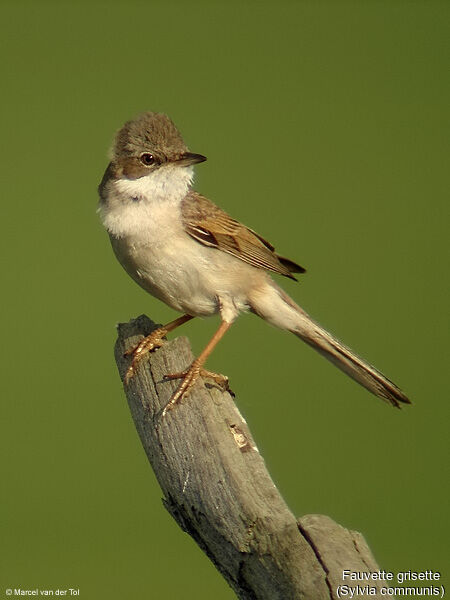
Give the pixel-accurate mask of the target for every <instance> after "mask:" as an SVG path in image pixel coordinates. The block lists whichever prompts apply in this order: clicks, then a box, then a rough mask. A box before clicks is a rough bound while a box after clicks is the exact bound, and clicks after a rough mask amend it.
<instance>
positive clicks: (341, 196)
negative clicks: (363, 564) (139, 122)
mask: <svg viewBox="0 0 450 600" xmlns="http://www.w3.org/2000/svg"><path fill="white" fill-rule="evenodd" d="M448 8H449V5H448V3H445V2H442V3H441V2H434V1H427V2H422V3H421V2H392V1H390V2H363V1H361V2H330V3H326V2H285V3H282V2H281V3H280V2H277V3H275V2H271V3H264V2H259V3H256V2H231V3H230V2H227V3H225V2H223V3H211V2H210V3H206V2H205V3H200V2H182V3H181V2H180V3H177V2H165V3H154V2H153V3H150V2H142V3H136V2H127V3H125V2H118V3H113V4H111V3H108V4H107V3H105V4H91V3H86V4H84V3H80V4H70V3H64V2H60V3H54V4H50V3H43V2H34V3H31V2H30V3H20V2H15V3H11V4H2V6H1V25H0V27H1V31H0V43H1V46H2V50H1V56H2V67H1V69H2V72H1V82H2V93H1V103H2V110H1V115H2V125H1V141H2V143H1V147H0V156H1V166H2V179H1V185H2V194H1V196H2V214H1V224H2V235H1V242H2V245H3V248H2V254H1V255H2V259H3V269H2V310H1V313H2V319H3V325H2V343H1V353H2V365H3V367H4V370H3V373H2V390H3V393H2V397H3V399H2V418H1V425H2V431H1V456H2V459H1V489H2V492H1V535H0V537H1V556H0V565H1V574H0V598H3V597H4V593H5V592H4V590H5V589H6V588H17V587H22V588H35V587H41V588H49V589H56V588H58V587H59V588H63V589H67V588H69V587H72V588H79V589H80V597H81V598H85V599H91V598H92V599H103V598H105V599H106V598H108V599H109V598H117V599H119V598H125V597H129V598H147V597H155V598H156V597H172V598H192V599H193V598H195V599H196V600H197V599H202V598H211V597H215V598H217V599H219V598H220V599H222V598H223V599H225V598H233V597H234V595H233V593H232V592H231V590H230V589H229V588H228V586H227V584H226V583H225V582H224V581H223V580H222V579H221V577H220V576H219V575H218V573H217V572H216V571H215V569H214V567H213V566H212V565H211V564H210V563H209V561H208V560H207V558H206V557H205V556H204V555H203V554H202V553H201V551H200V550H199V549H197V547H196V545H195V544H194V542H193V541H192V540H191V539H190V538H189V537H188V536H187V535H185V534H184V533H182V532H181V531H180V530H179V529H178V527H177V525H176V524H175V522H174V521H172V519H171V517H170V516H169V515H168V513H166V511H165V509H164V508H163V506H162V504H161V500H160V498H161V492H160V489H159V487H158V485H157V483H156V480H155V477H154V475H153V473H152V471H151V469H150V468H149V465H148V464H147V460H146V457H145V455H144V452H143V450H142V448H141V446H140V443H139V441H138V438H137V435H136V433H135V430H134V427H133V424H132V421H131V418H130V415H129V411H128V408H127V405H126V402H125V399H124V395H123V392H122V389H121V384H120V381H119V378H118V375H117V372H116V367H115V364H114V360H113V353H112V348H113V343H114V339H115V324H116V323H117V322H119V321H127V320H128V319H129V318H131V317H133V316H137V315H138V314H141V313H142V312H146V313H147V314H149V315H150V316H151V317H152V318H154V319H155V320H157V321H160V322H165V321H167V320H170V319H172V318H174V316H175V313H174V312H173V311H171V310H170V309H169V308H167V307H166V306H164V305H162V304H161V303H159V302H158V301H157V300H154V299H153V298H151V297H150V296H148V295H147V294H146V293H145V292H144V291H142V290H141V289H140V288H138V286H136V285H135V284H134V283H133V282H132V281H131V279H129V277H128V276H127V275H126V274H125V272H124V271H122V269H121V267H120V266H119V265H118V263H117V262H116V260H115V258H114V256H113V254H112V251H111V249H110V247H109V242H108V239H107V235H106V234H105V232H104V231H103V229H102V227H101V225H100V223H99V221H98V217H97V215H96V212H95V211H96V203H97V197H96V186H97V184H98V182H99V180H100V178H101V176H102V174H103V170H104V168H105V166H106V162H107V159H106V156H107V150H108V147H109V146H110V144H111V142H112V139H113V136H114V132H115V130H116V129H117V128H118V127H120V126H121V124H122V123H123V122H124V121H125V120H127V119H129V118H131V117H133V116H134V115H135V114H137V113H139V112H141V111H143V110H159V111H163V112H167V113H168V114H169V115H170V116H171V117H172V118H173V120H174V121H175V123H176V124H177V125H178V126H179V128H180V130H181V131H182V133H183V135H184V137H185V139H186V140H187V143H188V144H189V146H190V148H191V150H192V151H195V152H200V153H203V154H205V155H207V156H208V158H209V160H208V162H207V163H205V164H202V165H199V166H198V167H197V179H196V187H197V189H198V190H199V191H201V192H202V193H204V194H205V195H207V196H209V197H210V198H211V199H213V200H214V201H215V202H216V203H217V204H219V205H221V206H222V207H223V208H225V209H226V210H227V211H228V212H229V213H231V214H232V215H233V216H234V217H236V218H238V219H240V220H241V221H243V222H244V223H246V224H248V225H249V226H251V227H252V228H254V229H255V230H256V231H258V232H260V233H261V234H262V235H264V236H266V237H267V238H268V239H269V240H271V241H272V242H273V243H275V244H276V246H277V249H278V250H279V251H280V252H281V253H282V254H283V255H285V256H289V257H291V258H292V259H293V260H296V261H298V262H300V264H302V265H304V266H306V267H307V269H308V272H307V274H306V275H305V276H303V277H302V278H301V283H300V284H295V283H293V282H290V281H287V280H283V281H280V283H282V285H283V286H284V288H285V289H286V290H287V292H288V293H289V294H291V295H292V296H293V297H294V298H295V299H296V300H297V301H298V302H299V303H300V304H301V305H302V306H304V307H305V308H306V310H308V311H309V312H310V313H311V314H313V315H314V316H315V317H316V318H317V319H318V320H319V321H320V322H322V323H323V324H324V325H325V326H327V327H328V328H330V329H331V330H332V331H333V332H334V333H335V334H336V335H338V336H339V337H341V338H342V339H343V340H344V341H345V342H346V343H347V344H349V345H350V346H351V347H353V348H354V349H355V350H356V351H358V352H359V353H361V354H362V355H363V356H365V357H367V359H368V360H370V361H371V362H373V363H374V364H375V365H377V366H378V367H379V368H380V369H381V370H383V371H384V372H386V374H387V375H388V376H389V377H391V378H393V379H394V380H395V381H396V382H397V383H398V384H399V385H400V386H401V387H402V388H403V389H404V390H405V391H406V392H408V394H409V395H410V396H411V398H412V399H413V401H414V405H413V406H412V407H407V408H406V409H405V410H402V411H396V410H393V409H391V408H390V407H388V406H387V405H385V404H383V403H382V402H380V401H378V400H376V399H375V398H373V397H371V396H370V395H369V394H368V393H367V392H366V391H365V390H363V389H362V388H360V387H359V386H357V385H356V384H354V383H353V382H352V381H351V380H349V379H348V378H346V377H344V376H343V375H342V374H341V373H340V372H339V371H338V370H337V369H334V368H333V367H332V366H331V365H330V364H329V363H328V362H327V361H324V360H323V359H322V358H321V357H320V356H319V355H317V354H315V353H314V352H312V351H311V350H310V349H309V348H308V347H307V346H305V345H304V344H301V343H300V342H299V341H298V340H297V339H296V338H295V337H294V336H290V335H288V334H286V333H284V332H280V331H277V330H275V329H272V328H270V327H269V326H267V325H266V324H265V323H263V322H262V321H260V320H259V319H257V318H256V317H254V316H242V317H241V318H240V319H239V320H238V322H237V323H236V324H235V326H234V327H233V328H232V330H231V332H230V333H229V334H228V335H227V337H226V338H225V339H224V341H223V342H222V343H221V344H220V346H219V347H218V349H217V351H216V352H215V353H214V355H213V356H212V358H211V360H210V362H209V363H208V364H209V367H211V368H212V369H216V370H219V371H221V372H224V373H227V374H228V375H229V376H230V379H231V384H232V387H233V389H234V391H235V392H236V393H237V398H236V401H237V403H238V405H239V407H240V409H241V411H242V413H243V414H244V415H245V417H246V419H247V421H248V423H249V425H250V427H251V428H252V431H253V434H254V436H255V439H256V441H257V443H258V446H259V448H260V450H261V452H262V454H263V456H264V458H265V460H266V462H267V465H268V467H269V470H270V472H271V474H272V476H273V478H274V480H275V481H276V483H277V485H278V486H279V488H280V490H281V492H282V493H283V495H284V496H285V498H286V500H287V502H288V504H289V505H290V507H291V508H292V510H293V512H294V513H295V514H296V515H302V514H307V513H323V514H327V515H329V516H331V517H332V518H333V519H335V520H336V521H338V522H339V523H341V524H342V525H345V526H346V527H350V528H352V529H357V530H359V531H361V532H363V534H364V535H365V536H366V539H367V540H368V542H369V545H370V546H371V548H372V550H373V552H374V554H375V557H376V558H377V560H378V561H379V563H380V566H381V567H383V568H385V569H388V570H392V571H399V570H408V569H414V570H425V569H434V570H439V571H441V572H442V573H443V574H445V576H446V578H447V581H448V574H449V573H448V565H449V564H450V563H449V558H450V556H449V551H448V539H449V533H450V532H449V527H448V525H449V523H448V497H449V489H448V481H449V476H448V475H449V473H448V422H449V421H448V417H449V413H448V401H449V398H448V360H446V359H447V358H448V347H449V346H448V344H449V340H448V337H447V327H446V319H445V317H446V313H447V302H448V296H447V293H448V268H449V265H448V254H447V251H446V248H447V238H448V225H447V224H446V223H445V217H446V213H447V204H448V199H447V197H446V195H445V193H444V190H445V191H446V187H447V186H446V183H447V182H446V175H447V173H446V172H445V153H446V150H447V148H446V128H447V127H448V122H447V116H448V101H449V94H448V73H447V70H448V35H449V31H448V17H449V10H448ZM447 168H448V167H447ZM216 326H217V320H216V319H211V320H207V321H201V320H196V321H194V322H193V323H191V324H189V325H187V326H186V328H185V329H184V333H185V334H186V335H188V336H189V338H190V339H191V341H192V343H193V347H194V349H195V351H197V352H198V351H199V350H200V349H201V348H202V346H203V344H205V342H206V340H207V339H208V338H209V336H210V335H211V334H212V332H213V331H214V328H215V327H216ZM446 355H447V356H446ZM446 570H447V572H446ZM5 597H6V596H5Z"/></svg>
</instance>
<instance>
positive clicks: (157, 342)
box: [124, 315, 194, 385]
mask: <svg viewBox="0 0 450 600" xmlns="http://www.w3.org/2000/svg"><path fill="white" fill-rule="evenodd" d="M193 318H194V317H192V316H191V315H183V316H182V317H178V319H175V320H174V321H170V323H167V325H164V326H163V327H158V329H155V330H154V331H152V332H151V334H150V335H147V336H146V337H144V338H143V339H142V340H141V341H140V342H139V344H137V345H136V346H134V347H133V348H130V349H129V350H127V351H126V352H125V354H124V356H130V355H131V356H133V360H132V361H131V365H130V366H129V367H128V369H127V372H126V374H125V379H124V382H125V384H126V385H128V383H129V382H130V379H131V378H132V377H133V376H134V375H135V373H136V367H137V365H138V364H139V363H140V361H141V360H142V359H143V358H144V355H145V353H147V352H150V351H151V350H155V348H159V347H161V346H162V345H163V343H164V340H163V338H164V337H165V336H166V335H167V334H168V333H169V332H170V331H173V330H174V329H176V328H177V327H179V326H180V325H183V323H186V322H187V321H190V320H191V319H193Z"/></svg>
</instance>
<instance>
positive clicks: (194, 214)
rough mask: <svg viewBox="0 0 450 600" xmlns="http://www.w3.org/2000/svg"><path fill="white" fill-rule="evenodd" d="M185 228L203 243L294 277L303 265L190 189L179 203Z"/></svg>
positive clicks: (251, 262) (302, 270) (301, 271)
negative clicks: (278, 250)
mask: <svg viewBox="0 0 450 600" xmlns="http://www.w3.org/2000/svg"><path fill="white" fill-rule="evenodd" d="M181 212H182V218H183V224H184V228H185V230H186V232H187V233H188V234H189V235H190V236H192V237H193V238H194V239H195V240H197V241H198V242H200V243H202V244H204V245H205V246H211V247H213V248H217V249H219V250H222V251H223V252H228V254H232V255H233V256H236V258H239V259H240V260H243V261H244V262H247V263H249V264H251V265H253V266H254V267H258V268H260V269H267V270H268V271H273V272H274V273H280V275H284V276H285V277H289V278H290V279H294V280H296V279H295V277H294V276H293V275H291V273H304V272H305V269H304V268H303V267H301V266H300V265H297V264H296V263H295V262H293V261H291V260H289V259H288V258H283V257H282V256H278V255H277V254H276V253H275V248H274V247H273V246H272V244H270V243H269V242H267V241H266V240H265V239H264V238H262V237H261V236H260V235H258V234H257V233H255V232H254V231H252V230H251V229H249V228H248V227H245V225H242V224H241V223H239V222H238V221H236V220H235V219H232V218H231V217H230V216H229V215H227V213H226V212H224V211H223V210H221V209H220V208H219V207H218V206H216V205H215V204H213V203H212V202H211V201H210V200H208V199H207V198H205V197H204V196H201V195H200V194H198V193H197V192H193V191H191V192H189V193H188V194H187V196H186V198H185V199H184V200H183V202H182V205H181Z"/></svg>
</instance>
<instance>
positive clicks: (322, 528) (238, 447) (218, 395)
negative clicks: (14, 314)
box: [115, 315, 389, 600]
mask: <svg viewBox="0 0 450 600" xmlns="http://www.w3.org/2000/svg"><path fill="white" fill-rule="evenodd" d="M155 328H156V325H155V324H154V323H153V322H152V321H150V319H148V318H147V317H146V316H144V315H142V316H141V317H138V318H137V319H135V320H132V321H131V322H130V323H125V324H120V325H119V326H118V340H117V343H116V348H115V355H116V361H117V364H118V368H119V373H120V376H121V378H122V381H123V378H124V375H125V372H126V369H127V366H128V365H129V360H130V359H129V358H124V356H123V355H124V352H125V350H127V349H129V348H130V347H133V346H134V345H135V344H136V343H137V342H138V340H139V339H140V337H141V336H142V335H147V334H148V333H150V332H151V331H152V330H153V329H155ZM192 360H193V356H192V352H191V349H190V346H189V343H188V341H187V340H186V338H176V339H174V340H173V341H170V342H167V343H166V344H165V345H164V346H163V347H162V348H160V349H158V350H156V351H155V352H152V353H150V354H149V356H148V359H147V358H146V359H144V360H143V361H142V362H141V363H140V365H139V367H138V371H137V374H136V376H135V377H134V378H133V379H132V381H131V382H130V383H129V385H128V386H126V387H125V393H126V396H127V400H128V403H129V406H130V410H131V414H132V416H133V419H134V423H135V426H136V429H137V431H138V434H139V436H140V439H141V442H142V445H143V447H144V450H145V452H146V454H147V456H148V459H149V461H150V464H151V465H152V467H153V470H154V472H155V474H156V477H157V479H158V482H159V484H160V486H161V489H162V491H163V495H164V498H163V502H164V505H165V507H166V508H167V510H168V511H169V512H170V514H171V515H172V516H173V517H174V519H175V520H176V521H177V522H178V524H179V525H180V527H181V528H182V529H183V530H184V531H186V532H187V533H189V534H190V535H191V536H192V537H193V538H194V540H195V541H196V542H197V544H198V545H199V546H200V547H201V548H202V550H204V552H205V553H206V554H207V555H208V557H209V558H210V559H211V560H212V562H213V563H214V565H215V566H216V567H217V569H218V570H219V571H220V572H221V573H222V575H223V576H224V577H225V579H226V580H227V581H228V583H229V584H230V585H231V587H232V588H233V589H234V591H235V593H236V595H237V596H238V597H239V598H243V599H246V600H250V599H252V600H255V599H257V600H266V599H267V600H278V599H279V600H289V599H294V598H295V599H297V598H301V599H304V600H322V599H325V598H327V599H328V598H337V597H338V596H337V593H336V589H337V586H338V585H340V584H342V570H343V569H350V570H352V571H375V570H377V569H378V567H377V565H376V562H375V560H374V559H373V557H372V555H371V552H370V550H369V548H368V547H367V544H366V543H365V541H364V538H363V537H362V536H361V535H360V534H358V533H355V532H351V531H348V530H346V529H344V528H343V527H341V526H340V525H337V524H336V523H334V522H333V521H332V520H331V519H330V518H328V517H324V516H321V515H307V516H305V517H302V518H301V519H299V520H298V521H297V520H296V519H295V517H294V515H293V514H292V513H291V512H290V510H289V508H288V507H287V505H286V503H285V502H284V500H283V498H282V497H281V495H280V493H279V492H278V490H277V488H276V487H275V485H274V483H273V481H272V480H271V478H270V475H269V473H268V472H267V470H266V467H265V464H264V461H263V459H262V457H261V455H260V454H259V452H258V449H257V447H256V445H255V442H254V440H253V438H252V436H251V433H250V431H249V429H248V426H247V424H246V422H245V420H244V419H243V418H242V416H241V414H240V413H239V411H238V409H237V407H236V405H235V403H234V401H233V398H232V397H231V395H230V394H229V393H227V392H224V391H223V390H221V389H219V388H217V387H216V386H215V385H214V384H213V383H212V382H211V385H208V384H207V385H205V384H204V382H200V383H197V384H196V386H195V387H194V388H193V390H192V391H191V393H190V394H189V397H188V398H187V399H185V400H183V401H182V402H181V403H180V404H179V405H177V406H176V407H175V409H174V410H172V411H171V412H169V413H168V414H167V415H166V416H165V417H164V418H162V417H161V411H162V409H163V408H164V406H165V405H166V403H167V402H168V400H169V398H170V395H171V394H172V392H173V390H174V389H175V388H176V386H177V385H178V383H177V382H176V381H164V379H163V378H164V375H165V374H167V373H173V372H179V371H182V370H183V369H185V368H186V367H187V366H188V365H189V364H190V363H191V361H192ZM305 485H306V483H305ZM387 597H389V596H386V595H385V596H383V598H387Z"/></svg>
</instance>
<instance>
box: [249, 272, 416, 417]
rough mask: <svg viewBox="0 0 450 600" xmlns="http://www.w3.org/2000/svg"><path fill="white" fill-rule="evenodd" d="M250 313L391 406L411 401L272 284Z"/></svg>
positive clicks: (260, 293)
mask: <svg viewBox="0 0 450 600" xmlns="http://www.w3.org/2000/svg"><path fill="white" fill-rule="evenodd" d="M250 304H251V310H252V311H253V312H254V313H256V314H257V315H259V316H260V317H262V318H263V319H265V320H266V321H268V322H269V323H271V324H272V325H275V327H279V328H281V329H286V330H288V331H291V332H292V333H294V334H295V335H296V336H298V337H299V338H301V339H302V340H303V341H304V342H306V343H307V344H309V345H310V346H312V347H313V348H314V350H317V352H320V354H322V355H323V356H325V358H327V359H328V360H329V361H331V362H332V363H333V364H334V365H336V366H337V367H338V368H339V369H341V370H342V371H344V373H346V374H347V375H349V376H350V377H351V378H352V379H354V380H355V381H357V382H358V383H359V384H361V385H362V386H364V387H365V388H366V389H368V390H369V392H372V394H375V396H378V397H379V398H382V399H383V400H384V401H385V402H388V403H390V404H391V405H392V406H395V407H397V408H400V405H401V403H405V404H410V403H411V401H410V400H409V399H408V398H407V397H406V396H405V394H404V393H403V392H402V391H401V390H400V389H399V388H398V387H397V386H396V385H395V384H394V383H392V381H389V379H387V377H385V376H384V375H383V374H382V373H380V372H379V371H377V369H375V368H374V367H372V366H371V365H369V364H368V363H366V362H365V361H364V360H362V359H361V358H359V356H357V355H356V354H354V353H353V352H352V351H351V350H350V349H349V348H347V347H346V346H344V345H343V344H341V342H340V341H339V340H337V339H336V338H335V337H333V336H332V335H331V334H330V333H328V331H326V330H325V329H323V327H321V326H320V325H319V324H318V323H316V322H315V321H314V320H313V319H311V317H310V316H309V315H308V314H307V313H306V312H305V311H304V310H303V309H301V308H300V307H299V306H298V305H297V304H295V302H294V301H293V300H292V299H291V298H290V297H289V296H288V295H287V294H286V293H285V292H284V291H283V290H282V289H281V288H279V287H278V286H277V285H276V284H275V283H274V282H273V281H270V283H268V285H267V286H265V287H264V289H259V290H257V291H254V292H253V293H252V295H251V297H250Z"/></svg>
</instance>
